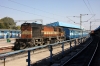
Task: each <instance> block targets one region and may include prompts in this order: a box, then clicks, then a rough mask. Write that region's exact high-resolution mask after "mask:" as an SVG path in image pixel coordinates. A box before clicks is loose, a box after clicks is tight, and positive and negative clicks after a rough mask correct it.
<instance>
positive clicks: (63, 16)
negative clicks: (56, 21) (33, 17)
mask: <svg viewBox="0 0 100 66" xmlns="http://www.w3.org/2000/svg"><path fill="white" fill-rule="evenodd" d="M8 1H10V2H13V3H16V4H19V5H22V6H25V7H28V8H32V9H35V10H38V11H41V12H45V13H49V14H52V15H55V16H59V17H64V18H65V16H61V15H57V14H53V13H50V12H47V11H44V10H40V9H37V8H34V7H31V6H28V5H25V4H22V3H18V2H15V1H12V0H8ZM67 18H68V17H67ZM68 19H69V20H71V21H72V22H75V21H73V20H72V19H70V18H68Z"/></svg>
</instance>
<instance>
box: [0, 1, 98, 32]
mask: <svg viewBox="0 0 100 66" xmlns="http://www.w3.org/2000/svg"><path fill="white" fill-rule="evenodd" d="M80 14H82V16H81V21H82V25H81V26H82V27H84V28H85V29H86V30H90V21H91V22H92V23H91V26H92V27H91V29H92V30H94V29H96V28H97V27H98V26H99V25H100V0H0V18H4V17H11V18H13V19H14V20H15V22H17V23H16V24H17V25H21V24H22V23H23V22H25V20H27V21H28V22H34V21H35V20H37V22H39V23H41V21H40V20H41V19H42V20H43V22H42V23H43V24H44V25H45V24H48V23H53V22H56V21H60V22H65V23H70V24H76V25H79V26H80ZM73 16H75V17H73ZM19 20H23V21H19ZM29 20H32V21H29Z"/></svg>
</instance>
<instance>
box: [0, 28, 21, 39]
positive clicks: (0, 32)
mask: <svg viewBox="0 0 100 66" xmlns="http://www.w3.org/2000/svg"><path fill="white" fill-rule="evenodd" d="M20 35H21V31H20V30H13V29H0V39H6V38H20Z"/></svg>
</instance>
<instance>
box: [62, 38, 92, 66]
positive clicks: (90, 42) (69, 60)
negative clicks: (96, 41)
mask: <svg viewBox="0 0 100 66" xmlns="http://www.w3.org/2000/svg"><path fill="white" fill-rule="evenodd" d="M92 41H93V38H92V37H91V41H90V42H89V43H88V45H87V46H86V47H88V46H89V45H90V44H91V42H92ZM86 47H84V48H83V49H82V50H80V51H79V52H78V53H76V54H75V55H74V56H72V57H71V58H70V59H69V60H67V61H66V62H64V63H63V64H62V65H61V66H64V65H65V64H66V63H68V62H69V61H70V60H72V59H73V58H74V57H76V56H77V55H78V54H79V53H81V52H82V51H83V50H84V49H85V48H86Z"/></svg>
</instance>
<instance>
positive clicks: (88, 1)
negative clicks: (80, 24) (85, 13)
mask: <svg viewBox="0 0 100 66" xmlns="http://www.w3.org/2000/svg"><path fill="white" fill-rule="evenodd" d="M87 2H88V4H89V6H90V8H91V10H92V13H94V12H93V9H92V7H91V5H90V2H89V0H87Z"/></svg>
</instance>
